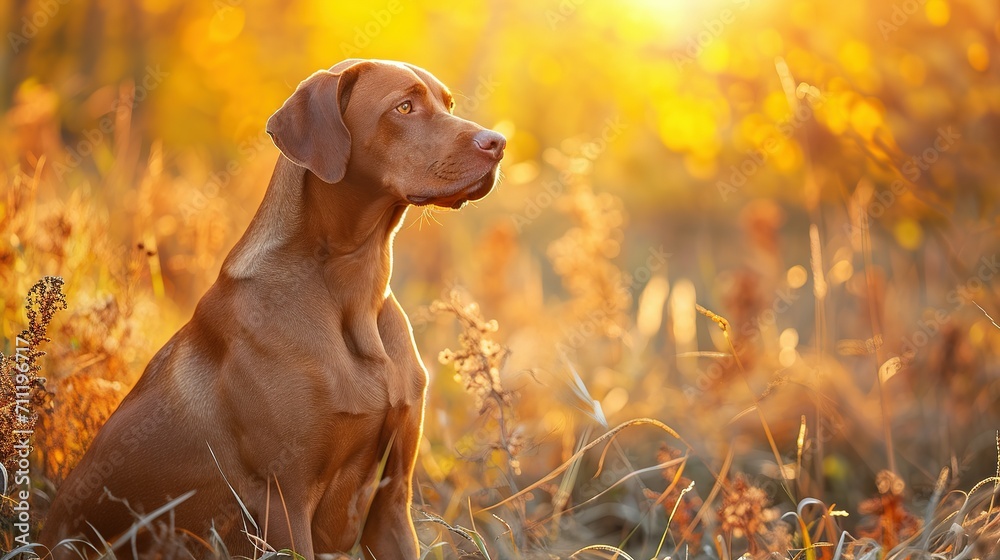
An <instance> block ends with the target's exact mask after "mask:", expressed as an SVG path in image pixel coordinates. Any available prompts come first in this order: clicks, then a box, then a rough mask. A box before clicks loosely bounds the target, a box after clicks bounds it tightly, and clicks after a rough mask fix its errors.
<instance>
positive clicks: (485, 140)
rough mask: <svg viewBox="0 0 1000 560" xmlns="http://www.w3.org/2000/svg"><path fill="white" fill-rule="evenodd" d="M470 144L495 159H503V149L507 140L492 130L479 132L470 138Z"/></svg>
mask: <svg viewBox="0 0 1000 560" xmlns="http://www.w3.org/2000/svg"><path fill="white" fill-rule="evenodd" d="M472 142H473V143H474V144H475V145H476V147H477V148H479V149H480V150H482V151H484V152H487V153H489V154H490V155H492V156H493V157H494V158H495V159H500V158H502V157H503V149H504V148H505V147H506V146H507V139H506V138H504V137H503V134H500V133H499V132H494V131H492V130H480V131H479V132H477V133H476V135H475V136H473V137H472Z"/></svg>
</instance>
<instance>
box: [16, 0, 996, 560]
mask: <svg viewBox="0 0 1000 560" xmlns="http://www.w3.org/2000/svg"><path fill="white" fill-rule="evenodd" d="M195 4H197V5H195ZM341 4H342V3H332V2H331V3H321V2H305V1H299V2H292V3H290V4H287V5H286V3H282V2H273V1H266V2H253V3H251V2H246V3H244V2H243V1H242V0H221V1H218V2H215V3H214V4H213V3H185V2H181V1H179V0H129V1H126V2H102V1H98V0H79V1H77V0H70V1H68V2H66V1H63V0H48V1H47V0H40V1H14V2H13V3H8V5H5V6H3V7H0V28H2V29H3V30H4V32H5V36H6V37H7V38H8V41H7V42H8V43H9V45H5V46H3V48H2V49H0V68H2V69H3V72H4V80H3V82H2V83H0V132H2V134H0V184H2V185H3V189H2V194H0V290H2V294H3V308H2V310H0V330H2V343H0V351H2V353H3V361H2V363H0V369H2V372H0V373H2V375H0V407H2V408H0V460H2V465H3V467H4V472H5V473H6V474H7V476H6V477H5V484H4V485H3V490H4V491H5V493H4V499H3V501H2V502H0V550H2V551H9V550H14V549H16V547H18V546H19V545H20V544H21V543H23V542H25V539H28V540H30V539H31V538H33V537H34V536H36V535H37V529H38V527H40V526H41V524H42V523H44V519H45V513H46V509H47V507H48V504H49V502H50V500H51V499H52V497H53V496H54V495H55V492H56V489H57V488H58V486H59V484H60V482H61V481H62V480H63V479H64V478H65V476H66V475H67V473H68V472H69V471H70V470H71V469H72V468H73V466H74V465H75V464H76V462H77V461H78V460H79V459H80V457H81V456H82V454H83V452H84V451H85V450H86V448H87V446H88V444H89V442H90V441H91V440H92V438H93V437H94V435H95V434H96V432H97V430H99V429H100V427H101V425H102V424H103V423H104V421H105V420H106V419H107V417H108V416H109V415H110V414H111V413H112V412H113V411H114V409H115V407H116V406H117V404H118V403H119V402H120V400H121V399H122V398H123V397H124V396H125V394H127V392H128V390H129V388H130V387H131V386H132V385H133V384H134V383H135V382H136V380H137V379H138V376H139V375H140V374H141V372H142V369H143V368H144V367H145V365H146V363H147V362H148V360H149V359H150V357H151V356H152V355H153V353H154V352H156V351H157V350H158V349H159V348H160V346H162V344H163V343H164V342H165V341H166V340H167V339H168V338H169V337H170V336H171V335H172V334H173V333H174V332H175V331H176V330H177V329H178V328H180V326H182V325H183V324H184V323H185V322H186V321H187V320H188V319H189V318H190V316H191V313H192V311H193V309H194V305H195V304H196V303H197V301H198V299H199V298H200V296H201V295H202V294H203V293H204V292H205V290H206V289H207V288H208V287H209V286H210V285H211V283H212V282H213V281H214V279H215V277H216V275H217V274H218V271H219V268H220V266H221V263H222V260H223V258H224V257H225V256H226V254H227V252H228V250H229V249H230V248H231V247H232V245H233V244H234V243H235V241H236V240H237V239H238V238H239V236H240V235H241V234H242V232H243V231H244V229H245V228H246V226H247V224H248V223H249V220H250V218H251V217H252V215H253V212H254V211H255V210H256V208H257V205H258V204H259V202H260V199H261V197H262V195H263V192H264V189H265V188H266V186H267V181H268V178H269V177H270V173H271V169H272V167H273V165H274V161H275V159H276V158H277V156H278V151H277V149H276V148H275V147H274V146H273V144H272V143H271V142H270V139H269V138H268V137H267V136H266V134H264V132H263V127H264V122H265V121H266V119H267V116H268V115H269V114H270V113H271V112H273V111H274V110H275V109H276V108H277V107H278V106H280V104H281V102H282V100H283V99H284V98H285V97H287V95H288V94H289V93H290V91H291V90H292V88H293V87H294V85H295V84H296V83H297V82H298V81H299V80H301V79H303V78H305V77H306V76H308V75H309V74H310V73H311V72H312V71H314V70H316V69H318V68H322V67H329V66H332V65H333V64H334V63H335V62H337V61H339V60H341V59H343V58H347V57H352V56H358V57H365V58H387V59H397V60H405V61H408V62H413V63H415V64H418V65H420V66H423V67H425V68H427V69H428V70H430V71H431V72H433V73H434V74H435V75H437V76H438V77H439V78H441V79H442V81H444V82H445V83H446V84H448V85H449V86H450V87H451V88H452V89H453V91H454V92H455V93H456V95H457V97H458V106H457V108H456V113H457V114H459V115H460V116H463V117H465V118H469V119H471V120H474V121H476V122H479V123H481V124H483V125H484V126H488V127H492V128H494V129H496V130H498V131H500V132H502V133H504V134H505V135H506V136H507V138H508V148H507V155H506V157H505V159H504V162H503V165H502V168H503V180H502V183H501V185H500V186H499V188H498V190H496V191H495V192H493V193H492V194H491V195H490V196H488V197H487V198H485V199H483V200H482V201H480V202H478V203H476V204H475V205H474V206H471V207H468V208H466V209H464V210H462V211H461V212H451V211H435V212H430V211H428V212H420V211H418V209H411V211H410V213H409V215H408V217H407V219H406V223H405V224H404V226H403V229H402V230H401V231H400V232H399V235H398V236H397V239H396V244H395V265H394V273H393V274H394V276H393V279H392V282H391V284H392V288H393V291H394V293H395V294H396V295H397V298H398V299H399V300H400V302H401V304H402V306H403V308H404V309H405V310H406V311H407V312H408V314H409V316H410V319H411V322H412V323H413V327H414V334H415V338H416V341H417V346H418V348H419V349H420V352H421V354H422V356H423V358H424V362H425V364H426V366H427V369H428V371H429V373H430V385H429V388H428V400H427V407H426V414H425V426H424V439H423V440H422V441H421V446H420V455H419V457H418V465H417V473H416V476H415V498H414V519H415V521H416V522H417V527H418V533H419V536H420V539H421V543H422V547H423V555H424V557H426V558H458V557H488V558H494V559H495V558H519V557H525V558H567V557H575V558H616V557H617V558H635V559H640V558H642V559H649V558H657V559H659V558H665V557H669V558H712V559H720V560H721V559H731V558H739V557H740V556H741V555H744V554H747V555H749V557H752V558H763V557H775V558H803V559H841V558H855V559H876V558H899V559H902V558H942V559H959V558H965V559H969V558H997V557H1000V496H998V495H997V490H998V486H1000V359H998V355H1000V326H998V321H1000V209H998V204H1000V161H998V159H997V157H996V155H997V154H998V153H1000V72H998V71H997V67H998V59H1000V6H998V5H997V4H996V2H995V1H992V0H952V1H948V0H926V1H916V0H906V1H904V0H899V1H897V2H895V3H892V2H885V3H869V2H865V1H864V0H842V1H841V2H837V3H835V4H825V3H818V2H814V1H812V0H732V1H729V0H714V1H709V2H704V3H688V2H683V1H681V0H663V1H662V2H654V1H649V0H624V1H623V2H620V3H611V2H596V1H593V0H591V1H580V0H574V1H572V2H570V1H566V0H563V1H556V0H552V1H551V2H547V1H543V2H529V1H527V0H516V1H512V2H484V3H466V4H463V5H459V6H451V5H449V6H445V5H441V4H440V3H435V2H429V1H424V0H412V1H410V0H389V1H386V2H380V1H378V0H375V1H374V2H358V3H354V4H352V5H350V6H348V5H346V3H343V5H341ZM50 277H58V278H61V280H57V279H53V278H50ZM43 279H45V280H43ZM26 309H27V312H26ZM18 348H21V350H18ZM43 352H44V354H42V353H43ZM18 374H21V375H22V376H23V377H21V378H19V377H18ZM19 399H20V400H19ZM295 404H296V403H288V405H289V407H291V408H292V409H294V407H295ZM29 430H30V431H32V432H33V435H32V441H31V450H30V454H29V453H28V452H27V451H26V450H25V451H24V454H28V457H26V458H25V457H23V455H19V451H20V450H24V449H26V448H25V446H23V445H21V438H22V435H21V433H19V432H18V431H29ZM22 459H23V462H22ZM25 465H27V466H28V468H27V469H25V468H24V467H25ZM191 468H199V469H208V468H214V467H213V466H211V465H192V466H191ZM19 470H21V471H26V473H25V476H23V477H19V476H18V474H17V473H18V471H19ZM21 492H24V493H25V496H27V497H28V499H27V500H23V499H22V498H21V497H20V496H21ZM22 501H25V502H27V503H28V505H29V506H30V507H29V508H28V510H27V512H26V513H25V514H24V517H26V518H27V521H26V522H25V523H26V525H22V522H21V521H20V519H19V516H21V513H22V512H24V511H25V508H24V507H23V506H22V505H21V503H22ZM25 528H28V529H30V531H28V532H27V537H25V536H24V535H25V531H24V529H25ZM161 538H162V544H163V547H164V548H163V550H164V553H163V555H164V557H174V556H171V555H172V554H173V553H172V552H171V550H172V548H171V546H172V543H176V542H177V540H178V539H180V538H181V537H180V536H178V535H173V534H171V532H170V531H169V527H167V528H166V530H165V531H164V532H162V533H161ZM190 542H191V541H189V543H190ZM95 544H96V545H98V546H100V543H95ZM212 545H213V543H212V542H211V539H210V538H208V537H206V541H204V542H202V543H200V544H199V543H198V542H195V543H194V544H193V545H192V546H195V547H200V546H207V547H212ZM37 552H41V553H42V554H43V555H44V552H43V551H37ZM119 555H122V554H121V552H119ZM126 556H127V554H126ZM219 556H220V557H225V556H226V555H225V554H224V553H220V554H219ZM0 557H2V558H7V556H4V555H3V554H0ZM176 557H183V556H182V555H180V554H178V555H177V556H176Z"/></svg>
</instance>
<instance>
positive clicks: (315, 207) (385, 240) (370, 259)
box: [296, 173, 406, 311]
mask: <svg viewBox="0 0 1000 560" xmlns="http://www.w3.org/2000/svg"><path fill="white" fill-rule="evenodd" d="M302 200H303V204H304V212H303V219H302V222H301V223H300V224H299V227H300V232H299V235H297V236H296V238H297V239H299V240H300V242H301V243H303V244H304V247H303V248H304V249H307V250H310V251H312V259H313V261H314V262H316V263H318V264H319V266H320V267H321V269H322V273H323V276H324V278H325V280H326V285H327V287H328V288H329V289H330V292H331V296H332V297H334V298H335V299H337V300H339V301H340V302H341V303H342V304H343V305H344V306H350V305H358V306H361V305H368V304H370V305H372V306H373V308H372V310H374V311H377V309H378V308H380V307H381V305H382V302H383V301H384V300H385V297H386V296H387V295H388V287H389V278H390V277H391V276H392V241H393V238H394V237H395V233H396V229H397V228H398V227H399V224H400V223H401V222H402V219H403V215H404V213H405V211H406V205H405V204H402V203H400V202H399V201H398V200H395V199H393V198H392V197H390V196H387V195H386V194H385V193H379V192H371V189H370V188H369V189H365V188H363V187H357V186H355V185H352V184H350V183H349V182H347V181H346V180H345V181H341V182H340V183H337V184H334V185H331V184H329V183H324V182H323V181H322V180H320V179H319V178H318V177H316V175H314V174H312V173H306V174H305V180H304V181H303V188H302ZM359 311H365V310H364V309H361V310H359Z"/></svg>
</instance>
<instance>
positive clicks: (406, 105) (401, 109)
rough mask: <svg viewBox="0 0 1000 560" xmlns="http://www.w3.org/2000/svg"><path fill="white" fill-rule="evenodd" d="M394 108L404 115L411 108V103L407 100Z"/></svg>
mask: <svg viewBox="0 0 1000 560" xmlns="http://www.w3.org/2000/svg"><path fill="white" fill-rule="evenodd" d="M396 110H397V111H399V112H400V113H402V114H404V115H405V114H407V113H409V112H410V111H412V110H413V104H412V103H410V102H409V101H404V102H402V103H400V104H399V106H398V107H396Z"/></svg>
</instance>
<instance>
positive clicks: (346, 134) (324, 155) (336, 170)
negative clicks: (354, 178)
mask: <svg viewBox="0 0 1000 560" xmlns="http://www.w3.org/2000/svg"><path fill="white" fill-rule="evenodd" d="M360 66H361V65H360V64H355V65H353V66H350V67H348V68H346V69H344V70H343V71H342V72H340V73H336V74H334V73H332V72H328V71H326V70H320V71H319V72H316V73H315V74H313V75H312V76H309V77H308V78H306V79H305V80H303V81H302V83H300V84H299V87H297V88H295V93H293V94H292V95H291V97H289V98H288V99H287V100H285V103H284V105H282V106H281V108H280V109H278V110H277V111H275V113H274V114H273V115H271V118H269V119H267V133H268V134H269V135H270V136H271V140H272V141H273V142H274V145H275V146H277V147H278V149H279V150H281V153H282V154H284V155H285V157H287V158H288V159H290V160H291V161H292V162H294V163H295V164H296V165H301V166H302V167H305V168H306V169H308V170H309V171H312V172H313V173H315V174H316V176H317V177H319V178H320V179H322V180H323V181H326V182H327V183H336V182H338V181H340V180H341V179H343V178H344V173H345V172H346V171H347V161H348V159H349V158H350V155H351V133H350V131H349V130H347V125H345V124H344V117H343V113H344V109H346V107H347V101H348V98H349V97H350V92H351V89H352V88H353V87H354V83H355V82H356V81H357V78H358V73H359V71H360Z"/></svg>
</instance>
